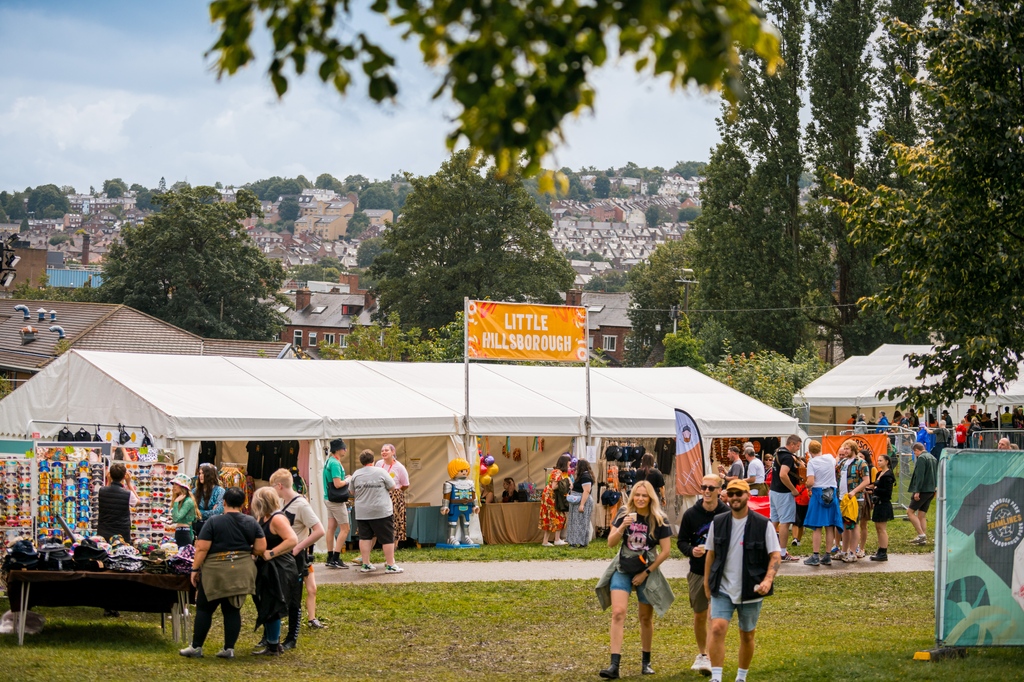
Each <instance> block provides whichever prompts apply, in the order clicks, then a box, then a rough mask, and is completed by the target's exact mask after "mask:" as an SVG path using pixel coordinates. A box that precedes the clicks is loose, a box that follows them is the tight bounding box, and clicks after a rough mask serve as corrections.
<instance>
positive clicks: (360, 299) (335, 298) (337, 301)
mask: <svg viewBox="0 0 1024 682" xmlns="http://www.w3.org/2000/svg"><path fill="white" fill-rule="evenodd" d="M290 298H291V299H292V300H293V301H294V300H295V297H294V296H290ZM365 303H366V299H365V297H364V296H363V295H362V294H329V293H328V294H319V293H314V294H311V296H310V299H309V306H308V307H307V308H305V309H303V310H290V311H288V312H286V313H285V316H286V317H287V318H288V324H291V325H295V326H301V327H329V328H335V327H336V328H341V329H345V328H348V327H352V326H353V323H352V315H351V314H349V315H343V314H342V312H341V310H342V306H343V305H344V306H351V308H350V311H351V310H352V309H353V308H355V307H358V308H359V309H360V310H361V309H362V307H363V304H365ZM318 308H324V310H323V312H320V313H314V312H313V311H314V310H316V309H318Z"/></svg>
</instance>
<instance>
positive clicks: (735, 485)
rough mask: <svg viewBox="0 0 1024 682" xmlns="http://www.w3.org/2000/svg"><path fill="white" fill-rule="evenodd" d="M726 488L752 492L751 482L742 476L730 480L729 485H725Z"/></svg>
mask: <svg viewBox="0 0 1024 682" xmlns="http://www.w3.org/2000/svg"><path fill="white" fill-rule="evenodd" d="M725 489H726V490H742V491H743V492H745V493H749V492H750V484H749V483H747V482H746V481H744V480H743V479H742V478H734V479H733V480H731V481H729V485H727V486H725Z"/></svg>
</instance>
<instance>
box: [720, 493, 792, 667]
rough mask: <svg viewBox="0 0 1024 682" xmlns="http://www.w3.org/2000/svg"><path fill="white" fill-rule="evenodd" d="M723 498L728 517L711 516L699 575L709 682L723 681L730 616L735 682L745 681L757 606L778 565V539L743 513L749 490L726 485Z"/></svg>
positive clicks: (768, 527)
mask: <svg viewBox="0 0 1024 682" xmlns="http://www.w3.org/2000/svg"><path fill="white" fill-rule="evenodd" d="M726 496H727V497H726V499H727V500H728V502H729V508H730V509H731V510H732V513H731V514H720V515H719V516H716V517H715V519H714V520H713V521H712V522H711V526H710V528H708V539H707V542H706V543H705V545H704V549H705V550H706V551H707V559H706V562H707V566H708V569H707V571H705V573H704V594H705V596H707V597H708V599H709V600H710V601H711V636H710V637H709V638H708V653H709V654H710V657H711V682H722V663H723V661H724V660H725V635H726V633H727V632H728V631H729V621H731V620H732V614H733V613H734V612H737V613H738V621H739V626H740V654H739V670H737V671H736V680H737V682H745V681H746V679H747V670H748V669H749V668H750V662H751V661H752V660H753V658H754V631H755V630H756V629H757V619H758V616H760V615H761V601H762V600H763V599H764V598H765V597H767V596H768V595H770V594H771V593H772V583H773V582H774V581H775V574H776V572H777V571H778V570H779V566H780V565H781V564H782V557H781V547H780V546H779V537H778V535H777V534H776V533H775V529H774V528H772V525H771V523H769V522H768V519H767V518H765V517H764V516H761V515H760V514H758V513H757V512H755V511H752V510H750V509H748V508H747V502H748V500H749V499H750V485H749V484H748V483H747V482H746V481H744V480H742V479H741V480H736V481H730V482H729V485H728V486H727V487H726Z"/></svg>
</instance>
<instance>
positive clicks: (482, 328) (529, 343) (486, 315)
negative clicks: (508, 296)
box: [466, 301, 587, 362]
mask: <svg viewBox="0 0 1024 682" xmlns="http://www.w3.org/2000/svg"><path fill="white" fill-rule="evenodd" d="M466 348H467V351H468V354H469V357H470V358H471V359H475V360H540V361H544V362H586V360H587V309H586V308H582V307H578V306H567V305H534V304H528V303H498V302H495V301H469V303H468V307H467V309H466Z"/></svg>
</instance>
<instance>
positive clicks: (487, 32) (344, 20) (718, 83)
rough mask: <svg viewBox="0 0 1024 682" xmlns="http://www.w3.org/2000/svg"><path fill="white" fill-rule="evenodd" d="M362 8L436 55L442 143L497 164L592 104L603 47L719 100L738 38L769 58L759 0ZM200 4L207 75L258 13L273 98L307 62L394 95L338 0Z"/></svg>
mask: <svg viewBox="0 0 1024 682" xmlns="http://www.w3.org/2000/svg"><path fill="white" fill-rule="evenodd" d="M369 9H370V11H372V12H374V13H376V14H379V15H382V16H383V17H385V18H386V19H387V21H388V22H389V23H391V24H392V25H393V26H396V27H398V29H399V30H400V31H401V32H402V33H403V36H404V37H405V38H406V39H407V40H409V41H410V42H414V43H415V44H417V45H418V46H419V48H420V50H421V51H422V54H423V59H424V60H425V61H426V62H427V63H428V64H431V65H442V66H441V68H443V69H444V78H443V83H442V85H441V87H440V88H439V89H438V90H437V92H436V93H435V97H450V98H451V99H452V100H454V101H455V102H456V103H457V104H458V105H459V107H461V111H460V112H459V114H458V116H457V120H456V124H455V128H454V130H452V131H451V133H450V134H449V136H448V144H449V147H450V148H454V147H455V145H456V144H458V143H459V142H460V141H468V142H469V145H470V147H472V148H473V149H476V150H480V151H482V152H484V153H485V154H487V155H488V156H492V157H494V158H496V159H497V161H498V167H499V170H500V171H501V172H505V171H507V170H509V169H511V168H513V166H518V163H517V162H516V158H517V156H519V155H520V154H521V155H522V156H523V157H525V160H526V171H527V173H532V172H534V171H536V170H538V169H539V168H540V162H541V159H543V158H544V156H545V155H546V154H547V153H549V152H550V151H551V150H552V149H553V148H554V147H555V145H556V144H557V142H558V141H559V140H560V139H561V137H562V130H561V126H562V121H563V120H564V119H565V118H566V117H567V116H569V115H571V114H579V113H583V112H585V111H587V110H590V109H592V108H593V103H594V86H593V84H592V79H593V77H594V72H595V71H596V70H597V69H598V68H599V67H601V66H603V65H604V64H605V63H606V62H607V60H608V58H609V51H610V50H609V45H615V47H616V48H617V51H618V54H619V55H620V56H624V57H636V58H637V60H636V69H637V71H638V72H640V73H642V74H648V75H666V76H668V80H669V82H670V83H671V85H672V86H673V87H681V86H685V85H689V84H696V85H700V86H704V87H707V88H721V89H723V90H724V92H725V94H726V96H727V97H729V98H735V97H736V96H737V95H738V94H739V89H740V86H739V80H738V78H737V76H738V74H737V69H736V67H737V64H738V50H739V49H749V50H753V51H755V52H757V53H758V54H760V55H762V56H763V57H765V58H767V59H769V60H774V59H775V53H776V45H777V43H776V38H775V34H774V32H772V31H771V30H770V29H769V28H768V25H767V23H766V22H764V21H763V16H762V15H761V13H760V11H759V9H758V5H757V4H756V3H751V2H745V1H744V0H709V1H708V2H703V3H700V2H686V3H647V2H640V1H639V0H631V1H630V2H618V1H615V0H593V1H590V2H580V1H579V0H565V1H563V0H537V1H535V2H529V3H503V4H501V5H500V6H496V5H492V4H491V3H490V2H472V1H469V2H467V0H436V1H435V2H429V3H413V2H403V1H401V0H379V1H378V2H375V3H373V4H371V5H370V7H369ZM210 15H211V17H212V18H213V21H214V22H215V23H217V24H218V27H219V30H220V36H219V38H218V39H217V41H216V43H215V44H214V45H213V47H212V48H211V50H210V52H211V53H213V55H214V59H215V61H216V66H215V68H216V70H217V72H218V74H220V75H223V74H234V73H235V72H237V71H238V70H239V69H241V68H242V67H244V66H245V65H247V64H249V63H250V62H252V61H253V60H254V59H256V54H255V51H254V47H253V45H252V43H254V42H256V41H255V38H254V36H253V32H254V29H255V26H256V23H257V21H260V22H262V23H264V25H265V26H266V28H267V30H268V31H269V32H270V33H271V34H272V36H273V50H272V55H271V58H270V61H269V67H268V72H269V75H270V80H271V82H272V83H273V87H274V89H275V90H276V92H277V94H278V96H282V95H284V94H285V92H286V91H287V90H288V77H287V76H286V75H285V73H286V71H287V70H288V69H293V70H294V71H295V73H297V74H300V75H301V74H303V73H305V71H306V69H307V67H313V68H316V70H317V75H318V76H319V77H320V79H321V80H322V81H323V82H325V83H330V84H331V85H333V86H334V87H335V89H337V91H338V92H339V93H341V94H345V93H347V92H348V91H349V89H350V87H352V83H353V80H354V79H355V75H354V72H355V71H356V70H358V71H361V72H362V73H363V74H364V75H365V77H366V79H367V91H368V94H369V96H370V98H371V99H373V100H375V101H377V102H381V101H384V100H388V99H393V98H394V97H395V96H396V95H397V94H398V85H397V83H396V82H395V77H394V74H395V72H396V71H397V69H398V66H397V65H396V61H395V58H394V56H393V55H391V54H389V53H388V52H387V51H385V50H384V49H383V48H382V47H381V46H380V44H379V43H378V42H377V41H376V40H375V39H374V37H373V36H371V35H370V34H368V33H367V32H366V31H363V30H360V28H359V25H360V21H359V19H358V17H357V16H354V15H353V11H352V9H350V4H349V3H348V2H347V1H341V0H214V1H213V2H211V3H210ZM342 27H344V28H345V30H342ZM516 170H518V168H517V169H516Z"/></svg>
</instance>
